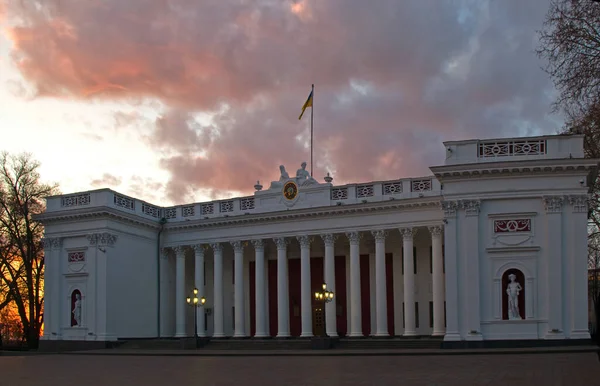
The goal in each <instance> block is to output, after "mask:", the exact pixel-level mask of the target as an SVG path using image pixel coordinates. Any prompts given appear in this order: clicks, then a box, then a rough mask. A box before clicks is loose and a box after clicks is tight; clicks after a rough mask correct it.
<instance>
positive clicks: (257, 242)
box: [251, 239, 265, 250]
mask: <svg viewBox="0 0 600 386" xmlns="http://www.w3.org/2000/svg"><path fill="white" fill-rule="evenodd" d="M251 243H252V245H253V246H254V249H257V250H264V249H265V241H264V240H263V239H254V240H252V241H251Z"/></svg>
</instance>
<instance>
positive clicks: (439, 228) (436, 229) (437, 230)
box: [428, 225, 444, 237]
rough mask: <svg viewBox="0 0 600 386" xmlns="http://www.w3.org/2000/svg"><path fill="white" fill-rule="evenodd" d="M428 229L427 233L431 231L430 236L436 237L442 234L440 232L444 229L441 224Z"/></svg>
mask: <svg viewBox="0 0 600 386" xmlns="http://www.w3.org/2000/svg"><path fill="white" fill-rule="evenodd" d="M428 229H429V233H431V236H432V237H438V236H441V235H442V232H443V231H444V227H443V226H441V225H433V226H430V227H428Z"/></svg>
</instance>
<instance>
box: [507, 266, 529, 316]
mask: <svg viewBox="0 0 600 386" xmlns="http://www.w3.org/2000/svg"><path fill="white" fill-rule="evenodd" d="M525 291H526V288H525V275H523V272H521V271H520V270H518V269H516V268H510V269H507V270H506V271H505V272H504V274H502V291H501V294H502V319H503V320H519V319H525Z"/></svg>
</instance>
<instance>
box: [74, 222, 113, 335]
mask: <svg viewBox="0 0 600 386" xmlns="http://www.w3.org/2000/svg"><path fill="white" fill-rule="evenodd" d="M87 239H88V241H89V243H90V246H92V247H95V248H94V250H95V252H94V255H95V258H94V260H95V267H94V268H95V269H94V271H95V272H96V275H92V276H95V280H96V283H95V287H91V288H95V290H96V296H95V310H94V311H95V312H94V314H95V316H96V318H95V319H96V326H95V329H94V330H95V331H94V333H95V334H96V339H97V340H100V341H105V340H116V335H115V332H114V328H115V326H110V325H109V319H108V296H109V294H108V288H110V284H109V283H108V259H109V258H110V254H111V251H112V249H113V248H114V246H115V244H116V242H117V235H115V234H112V233H108V232H103V233H93V234H89V235H87ZM83 298H84V299H83V300H84V301H83V303H84V306H85V303H86V302H87V301H88V300H89V299H86V298H85V297H83ZM82 309H83V306H82Z"/></svg>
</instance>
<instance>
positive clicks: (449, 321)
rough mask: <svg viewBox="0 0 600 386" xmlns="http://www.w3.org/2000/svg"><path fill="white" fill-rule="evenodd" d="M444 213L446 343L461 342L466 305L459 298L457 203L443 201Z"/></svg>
mask: <svg viewBox="0 0 600 386" xmlns="http://www.w3.org/2000/svg"><path fill="white" fill-rule="evenodd" d="M442 210H443V211H444V229H443V231H444V243H445V257H446V264H445V265H446V276H445V279H446V334H445V335H444V340H445V341H457V340H461V336H460V330H459V328H460V324H459V323H460V318H459V314H460V313H461V312H462V308H461V307H463V306H464V303H463V302H462V301H461V299H459V296H458V293H459V292H458V280H459V278H458V274H459V272H460V271H459V269H460V268H461V267H460V266H459V261H458V230H459V224H458V220H457V210H458V202H457V201H442Z"/></svg>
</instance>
